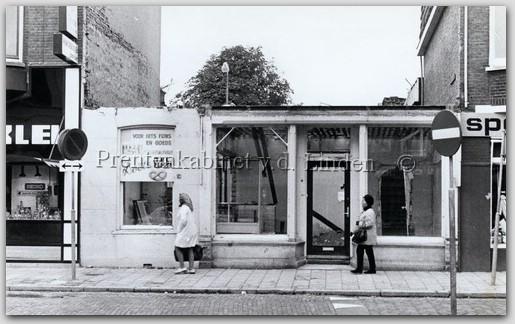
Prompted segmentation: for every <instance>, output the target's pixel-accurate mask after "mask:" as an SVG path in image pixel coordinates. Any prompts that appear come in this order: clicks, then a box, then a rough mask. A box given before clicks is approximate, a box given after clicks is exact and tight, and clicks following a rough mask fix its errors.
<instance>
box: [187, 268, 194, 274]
mask: <svg viewBox="0 0 515 324" xmlns="http://www.w3.org/2000/svg"><path fill="white" fill-rule="evenodd" d="M187 273H189V274H195V269H189V270H188V271H187Z"/></svg>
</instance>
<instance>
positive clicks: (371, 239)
mask: <svg viewBox="0 0 515 324" xmlns="http://www.w3.org/2000/svg"><path fill="white" fill-rule="evenodd" d="M373 204H374V197H372V196H371V195H365V196H364V197H363V199H362V201H361V205H362V206H363V212H362V213H361V215H360V216H359V221H357V222H356V225H357V227H358V228H364V229H366V230H367V240H366V241H364V242H362V243H359V244H358V246H357V247H356V257H357V265H356V269H354V270H352V271H351V272H352V273H355V274H360V273H362V272H363V252H364V251H366V252H367V258H368V264H369V269H368V271H365V273H376V260H375V257H374V248H373V246H374V245H376V244H377V229H376V213H375V212H374V210H373V209H372V205H373ZM356 230H357V229H356Z"/></svg>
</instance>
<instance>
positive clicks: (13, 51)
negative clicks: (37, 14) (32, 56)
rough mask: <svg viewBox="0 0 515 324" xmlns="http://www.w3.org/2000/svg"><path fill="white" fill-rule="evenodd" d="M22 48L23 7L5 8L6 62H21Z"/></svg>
mask: <svg viewBox="0 0 515 324" xmlns="http://www.w3.org/2000/svg"><path fill="white" fill-rule="evenodd" d="M22 49H23V7H20V6H7V7H6V8H5V57H6V60H7V62H21V61H22Z"/></svg>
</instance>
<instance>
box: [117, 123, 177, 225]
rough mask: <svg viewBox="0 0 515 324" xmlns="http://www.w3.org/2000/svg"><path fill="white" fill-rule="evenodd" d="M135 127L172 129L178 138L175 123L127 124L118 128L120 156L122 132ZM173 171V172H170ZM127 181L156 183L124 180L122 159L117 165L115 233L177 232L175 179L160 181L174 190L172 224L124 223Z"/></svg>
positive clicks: (120, 151) (174, 135) (142, 128)
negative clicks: (116, 221) (116, 223)
mask: <svg viewBox="0 0 515 324" xmlns="http://www.w3.org/2000/svg"><path fill="white" fill-rule="evenodd" d="M134 129H140V130H148V129H167V130H172V132H173V135H172V141H175V139H176V133H175V132H176V127H175V126H174V125H164V124H141V125H131V126H125V127H119V128H118V141H117V148H118V152H119V153H120V157H121V156H123V154H122V132H123V131H126V130H134ZM170 173H171V172H170ZM126 182H135V183H143V182H146V183H156V182H155V181H124V180H122V164H121V161H119V164H118V165H117V183H118V185H117V188H118V194H117V197H118V202H117V210H118V218H117V219H118V226H117V228H118V230H117V231H115V233H114V234H141V233H156V234H167V233H170V234H175V233H177V229H176V227H175V226H174V220H175V216H176V215H175V212H176V210H177V206H175V205H177V203H175V200H176V199H175V198H176V197H175V196H176V195H175V190H174V181H173V180H170V181H163V182H161V181H160V182H159V183H164V184H165V185H166V186H168V185H170V187H169V188H171V190H172V200H173V203H175V205H173V206H175V207H173V211H172V213H173V214H172V224H171V225H158V224H147V225H144V224H134V225H132V224H124V218H125V197H124V196H125V188H124V183H126Z"/></svg>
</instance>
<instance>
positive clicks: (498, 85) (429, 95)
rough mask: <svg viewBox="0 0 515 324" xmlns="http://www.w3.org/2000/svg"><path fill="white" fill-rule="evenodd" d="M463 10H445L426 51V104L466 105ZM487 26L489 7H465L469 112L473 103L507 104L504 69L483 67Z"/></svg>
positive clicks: (487, 39)
mask: <svg viewBox="0 0 515 324" xmlns="http://www.w3.org/2000/svg"><path fill="white" fill-rule="evenodd" d="M426 8H429V7H426ZM464 10H465V8H464V7H448V8H447V9H446V10H445V11H444V13H443V15H442V17H441V19H440V22H439V25H438V27H437V29H436V31H435V33H434V35H433V37H432V39H431V43H430V45H429V46H428V49H427V51H426V53H425V56H424V69H425V71H424V72H425V78H424V104H425V105H453V106H456V107H464V106H465V102H464V89H465V84H464V82H465V80H464V78H463V75H464V73H465V72H464V67H465V60H464V53H465V51H464V50H465V49H464V45H463V44H464V39H465V34H464V32H463V31H464V30H465V29H464V28H465V27H464ZM423 12H424V11H423ZM423 16H424V14H422V17H421V19H423ZM489 29H490V26H489V8H488V7H487V6H471V7H468V35H467V39H468V42H467V45H468V46H467V47H468V48H467V61H468V63H467V69H468V81H467V91H468V107H469V108H468V109H469V110H471V111H473V110H474V107H475V106H476V105H505V104H506V70H500V71H486V70H485V69H486V68H487V67H488V65H489V61H488V58H489V46H490V45H489V38H490V34H489V33H490V31H489Z"/></svg>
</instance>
